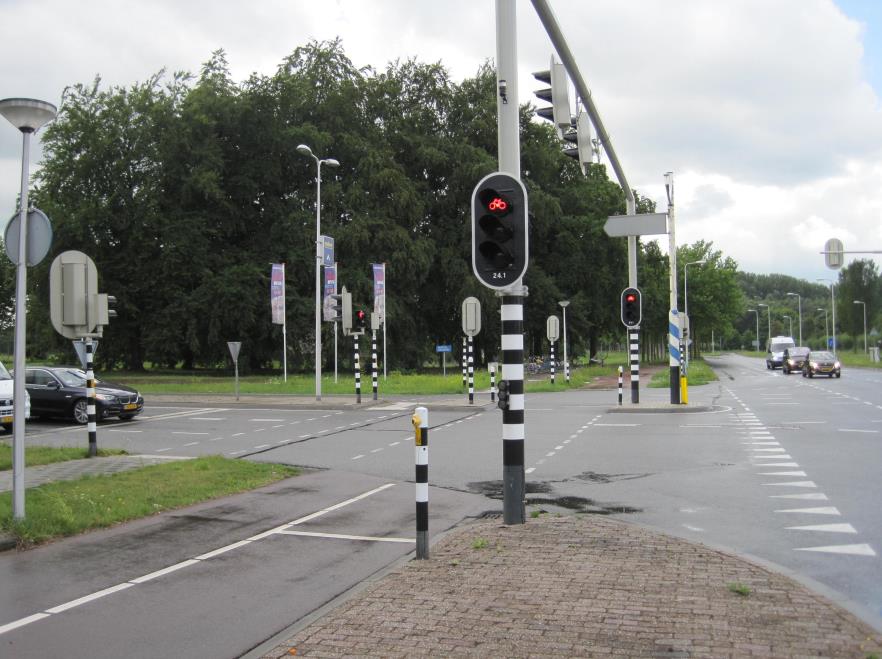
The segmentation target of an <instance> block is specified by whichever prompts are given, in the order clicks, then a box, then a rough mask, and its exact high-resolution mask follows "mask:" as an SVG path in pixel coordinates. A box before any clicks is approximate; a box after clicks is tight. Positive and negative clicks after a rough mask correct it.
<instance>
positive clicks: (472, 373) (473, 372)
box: [469, 336, 475, 405]
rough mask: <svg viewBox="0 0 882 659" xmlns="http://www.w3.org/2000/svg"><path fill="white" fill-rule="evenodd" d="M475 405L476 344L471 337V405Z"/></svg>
mask: <svg viewBox="0 0 882 659" xmlns="http://www.w3.org/2000/svg"><path fill="white" fill-rule="evenodd" d="M474 404H475V344H474V343H473V339H472V337H471V336H470V337H469V405H474Z"/></svg>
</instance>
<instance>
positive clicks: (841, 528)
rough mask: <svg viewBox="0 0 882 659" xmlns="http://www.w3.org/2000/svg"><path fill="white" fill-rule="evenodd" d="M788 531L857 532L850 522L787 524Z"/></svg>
mask: <svg viewBox="0 0 882 659" xmlns="http://www.w3.org/2000/svg"><path fill="white" fill-rule="evenodd" d="M785 528H787V530H789V531H822V532H824V533H857V529H856V528H854V527H853V526H852V525H851V524H814V525H810V526H788V527H785Z"/></svg>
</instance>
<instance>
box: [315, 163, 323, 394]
mask: <svg viewBox="0 0 882 659" xmlns="http://www.w3.org/2000/svg"><path fill="white" fill-rule="evenodd" d="M315 161H316V172H317V173H316V178H315V399H316V400H321V399H322V326H321V322H322V317H321V310H322V292H321V276H322V255H321V250H322V244H321V240H322V239H321V224H322V161H321V160H320V159H319V158H316V159H315Z"/></svg>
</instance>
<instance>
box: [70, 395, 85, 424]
mask: <svg viewBox="0 0 882 659" xmlns="http://www.w3.org/2000/svg"><path fill="white" fill-rule="evenodd" d="M88 410H89V402H88V401H87V400H86V399H85V398H80V399H79V400H78V401H77V402H76V403H74V406H73V417H74V421H76V422H77V423H79V424H80V425H85V424H86V423H88V422H89V411H88Z"/></svg>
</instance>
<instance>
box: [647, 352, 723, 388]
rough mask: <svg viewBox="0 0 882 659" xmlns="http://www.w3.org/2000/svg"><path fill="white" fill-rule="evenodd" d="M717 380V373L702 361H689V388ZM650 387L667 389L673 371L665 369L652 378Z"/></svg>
mask: <svg viewBox="0 0 882 659" xmlns="http://www.w3.org/2000/svg"><path fill="white" fill-rule="evenodd" d="M716 380H717V375H716V373H714V372H713V369H711V367H710V366H708V365H707V364H705V363H704V361H703V360H701V359H692V360H690V361H689V379H688V382H689V386H690V387H697V386H700V385H703V384H707V383H708V382H714V381H716ZM649 386H650V387H651V388H653V389H667V388H669V387H670V386H671V369H669V368H664V369H662V370H660V371H658V372H657V373H655V374H654V375H653V376H652V379H651V380H650V381H649Z"/></svg>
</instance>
